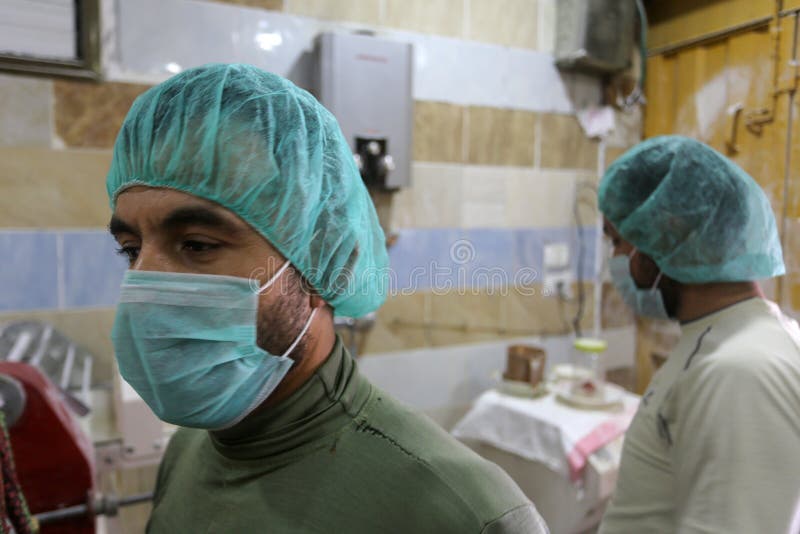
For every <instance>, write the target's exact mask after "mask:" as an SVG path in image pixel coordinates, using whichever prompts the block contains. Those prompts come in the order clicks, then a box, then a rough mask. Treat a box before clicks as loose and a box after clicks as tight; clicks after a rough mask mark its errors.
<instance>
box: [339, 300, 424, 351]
mask: <svg viewBox="0 0 800 534" xmlns="http://www.w3.org/2000/svg"><path fill="white" fill-rule="evenodd" d="M428 298H429V296H428V293H425V292H417V293H413V294H411V295H391V296H389V298H387V299H386V302H385V303H384V304H383V306H381V308H380V309H379V310H378V316H377V319H376V323H375V327H374V328H373V329H372V330H371V331H370V332H369V333H367V334H366V335H365V336H364V339H362V340H361V343H360V346H361V353H362V354H363V355H364V356H365V357H368V356H369V355H370V354H377V353H380V352H387V351H394V350H409V349H414V348H419V347H425V346H428V345H429V344H430V342H429V339H428V338H429V336H428V333H427V332H426V331H425V329H423V328H418V327H415V326H414V325H416V324H418V323H420V322H421V321H422V320H423V318H424V317H425V310H426V299H428ZM344 341H345V343H348V340H347V339H346V338H345V340H344Z"/></svg>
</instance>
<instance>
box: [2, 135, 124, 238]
mask: <svg viewBox="0 0 800 534" xmlns="http://www.w3.org/2000/svg"><path fill="white" fill-rule="evenodd" d="M110 162H111V153H110V151H83V150H82V151H70V150H47V149H39V148H0V227H12V228H21V227H23V228H24V227H27V228H30V227H47V226H50V227H52V226H55V227H63V226H72V227H75V226H80V227H86V226H89V227H92V226H105V225H107V224H108V219H109V217H110V216H111V212H110V210H109V207H108V197H107V196H106V187H105V179H106V173H107V172H108V167H109V164H110Z"/></svg>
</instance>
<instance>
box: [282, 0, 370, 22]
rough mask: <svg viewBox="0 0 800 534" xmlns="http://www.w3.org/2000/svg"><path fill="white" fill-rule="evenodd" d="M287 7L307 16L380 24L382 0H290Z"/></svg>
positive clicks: (297, 13)
mask: <svg viewBox="0 0 800 534" xmlns="http://www.w3.org/2000/svg"><path fill="white" fill-rule="evenodd" d="M286 9H287V11H288V12H289V13H292V14H295V15H303V16H306V17H316V18H320V19H330V20H343V21H349V22H363V23H364V24H374V25H378V24H380V0H289V1H288V2H287V4H286Z"/></svg>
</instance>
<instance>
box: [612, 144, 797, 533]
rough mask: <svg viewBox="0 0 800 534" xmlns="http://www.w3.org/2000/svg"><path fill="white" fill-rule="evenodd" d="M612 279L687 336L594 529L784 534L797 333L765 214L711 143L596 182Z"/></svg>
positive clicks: (648, 400)
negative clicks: (778, 298) (783, 301)
mask: <svg viewBox="0 0 800 534" xmlns="http://www.w3.org/2000/svg"><path fill="white" fill-rule="evenodd" d="M599 205H600V209H601V211H602V212H603V215H604V216H605V233H606V234H607V236H608V237H609V238H610V239H611V242H612V244H613V247H614V257H613V258H612V259H611V262H610V270H611V276H612V279H613V281H614V284H615V286H616V287H617V289H618V290H619V292H620V293H621V295H622V297H623V299H624V300H625V301H626V302H627V303H628V304H629V305H630V306H632V307H633V308H634V310H635V312H636V313H638V314H639V315H642V316H647V317H653V318H660V319H667V318H669V319H674V320H677V321H679V322H680V324H681V338H680V341H679V342H678V345H677V346H676V347H675V349H674V350H673V352H672V353H671V354H670V356H669V358H668V359H667V361H666V363H665V364H664V365H663V367H662V368H661V369H660V370H659V371H658V372H657V373H656V374H655V376H654V377H653V380H652V382H651V383H650V386H649V387H648V389H647V391H646V393H645V394H644V396H643V397H642V401H641V404H640V406H639V411H638V412H637V414H636V417H635V418H634V420H633V423H632V424H631V426H630V428H629V430H628V432H627V434H626V437H625V447H624V450H623V453H622V463H621V466H620V472H619V482H618V485H617V490H616V493H615V495H614V497H613V499H612V502H611V505H610V507H609V509H608V511H607V513H606V516H605V518H604V519H603V523H602V526H601V529H600V532H602V533H606V534H611V533H620V534H622V533H624V534H629V533H638V532H646V533H648V534H649V533H662V532H663V533H674V532H681V533H695V532H696V533H701V532H702V533H726V534H730V533H748V534H750V533H755V532H764V533H766V532H769V533H773V532H774V533H776V534H777V533H781V534H786V533H787V532H788V531H789V528H790V523H791V521H792V517H793V512H794V510H795V508H796V506H797V504H798V502H799V501H800V329H798V326H797V324H796V323H795V322H794V321H793V320H791V319H789V318H787V317H785V316H784V315H783V314H782V313H781V310H780V309H779V308H778V307H777V306H776V305H775V304H773V303H772V302H769V301H767V300H766V299H765V298H764V295H763V293H762V291H761V288H760V286H759V284H758V280H764V279H768V278H772V277H774V276H779V275H781V274H784V266H783V257H782V253H781V246H780V240H779V238H778V233H777V230H776V227H775V220H774V216H773V214H772V209H771V207H770V204H769V202H768V200H767V198H766V196H765V195H764V193H763V191H762V190H761V189H760V188H759V187H758V185H757V184H756V183H755V181H754V180H753V179H752V178H751V177H750V176H748V175H747V174H746V173H745V172H744V171H743V170H742V169H740V168H739V167H737V166H736V165H735V164H734V163H732V162H731V161H729V160H728V159H726V158H725V157H723V156H722V155H721V154H719V153H717V152H716V151H714V150H713V149H711V148H709V147H708V146H706V145H704V144H702V143H699V142H697V141H694V140H692V139H688V138H685V137H678V136H669V137H656V138H653V139H650V140H647V141H645V142H644V143H641V144H640V145H638V146H636V147H634V148H633V149H632V150H630V151H629V152H628V153H626V154H625V155H623V156H622V158H620V159H619V160H618V161H616V162H615V163H614V164H613V165H612V166H611V167H610V168H609V169H608V171H607V172H606V174H605V176H604V177H603V180H602V182H601V184H600V191H599Z"/></svg>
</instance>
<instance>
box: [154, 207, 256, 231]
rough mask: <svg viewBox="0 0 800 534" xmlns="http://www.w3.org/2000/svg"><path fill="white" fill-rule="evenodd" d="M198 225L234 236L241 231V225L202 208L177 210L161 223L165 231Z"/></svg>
mask: <svg viewBox="0 0 800 534" xmlns="http://www.w3.org/2000/svg"><path fill="white" fill-rule="evenodd" d="M189 225H198V226H206V227H209V228H215V229H219V230H224V231H225V232H228V233H231V234H236V233H239V232H241V231H242V227H241V225H238V224H236V223H235V222H234V221H231V220H230V219H228V218H227V217H223V216H222V215H220V214H219V213H217V212H215V211H214V210H212V209H209V208H206V207H203V206H187V207H185V208H178V209H176V210H175V211H173V212H172V213H170V214H169V215H167V216H166V217H165V218H164V220H163V221H161V227H162V228H164V229H167V230H172V229H174V228H179V227H181V226H189Z"/></svg>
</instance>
